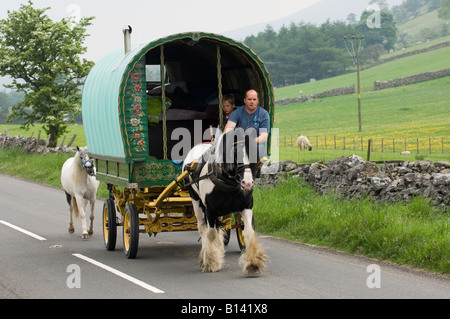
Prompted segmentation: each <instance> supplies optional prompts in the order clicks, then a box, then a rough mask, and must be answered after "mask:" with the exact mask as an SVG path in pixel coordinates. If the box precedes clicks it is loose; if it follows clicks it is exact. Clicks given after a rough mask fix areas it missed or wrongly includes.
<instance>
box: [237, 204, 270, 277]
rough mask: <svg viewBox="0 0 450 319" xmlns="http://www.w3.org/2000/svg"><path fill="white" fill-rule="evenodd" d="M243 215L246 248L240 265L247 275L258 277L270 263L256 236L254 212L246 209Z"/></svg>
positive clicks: (240, 259)
mask: <svg viewBox="0 0 450 319" xmlns="http://www.w3.org/2000/svg"><path fill="white" fill-rule="evenodd" d="M241 214H242V218H243V219H244V232H243V233H244V240H245V247H246V248H245V251H244V252H243V253H242V255H241V257H240V258H239V264H240V265H241V266H242V268H243V271H244V273H245V274H247V275H249V276H257V275H259V274H260V273H261V271H262V270H264V268H265V264H264V263H265V262H267V261H268V257H267V255H266V254H265V251H264V249H263V248H262V246H261V245H259V243H258V240H257V238H256V236H255V231H254V230H253V225H252V217H253V211H252V210H251V209H246V210H244V211H243V212H242V213H241Z"/></svg>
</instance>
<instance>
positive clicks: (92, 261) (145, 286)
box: [72, 254, 164, 294]
mask: <svg viewBox="0 0 450 319" xmlns="http://www.w3.org/2000/svg"><path fill="white" fill-rule="evenodd" d="M72 255H73V256H75V257H77V258H80V259H82V260H84V261H87V262H88V263H91V264H93V265H95V266H97V267H100V268H102V269H104V270H106V271H109V272H111V273H113V274H115V275H116V276H119V277H121V278H123V279H125V280H128V281H130V282H132V283H133V284H135V285H138V286H140V287H142V288H144V289H146V290H149V291H151V292H153V293H155V294H163V293H164V291H162V290H160V289H158V288H156V287H153V286H152V285H149V284H147V283H145V282H143V281H141V280H139V279H136V278H134V277H131V276H130V275H127V274H125V273H123V272H121V271H119V270H117V269H114V268H112V267H109V266H107V265H105V264H102V263H101V262H98V261H96V260H94V259H91V258H89V257H86V256H84V255H81V254H72Z"/></svg>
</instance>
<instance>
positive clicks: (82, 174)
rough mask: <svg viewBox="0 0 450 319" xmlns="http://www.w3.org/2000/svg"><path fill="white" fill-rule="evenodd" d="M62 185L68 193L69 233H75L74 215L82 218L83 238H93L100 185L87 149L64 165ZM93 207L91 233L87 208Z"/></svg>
mask: <svg viewBox="0 0 450 319" xmlns="http://www.w3.org/2000/svg"><path fill="white" fill-rule="evenodd" d="M61 184H62V186H63V188H64V191H65V192H66V199H67V202H68V203H69V211H70V222H69V233H71V234H72V233H73V232H74V231H75V228H74V227H73V219H72V213H75V217H78V216H79V217H80V218H81V231H82V232H81V238H83V239H87V237H88V234H89V235H90V236H92V234H93V233H94V230H93V222H94V208H95V200H96V195H97V189H98V186H99V184H100V182H99V181H97V180H96V179H95V167H94V162H93V161H92V160H91V159H89V156H88V150H87V147H83V148H79V147H78V146H77V152H76V154H75V156H74V157H71V158H69V159H68V160H67V161H66V162H65V163H64V165H63V167H62V170H61ZM88 202H89V203H90V206H91V216H90V220H91V223H90V226H89V231H88V229H87V224H86V206H87V203H88Z"/></svg>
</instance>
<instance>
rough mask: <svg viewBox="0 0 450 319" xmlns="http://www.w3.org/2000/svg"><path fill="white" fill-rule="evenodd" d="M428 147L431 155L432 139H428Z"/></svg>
mask: <svg viewBox="0 0 450 319" xmlns="http://www.w3.org/2000/svg"><path fill="white" fill-rule="evenodd" d="M428 147H429V148H430V154H431V137H430V138H429V139H428Z"/></svg>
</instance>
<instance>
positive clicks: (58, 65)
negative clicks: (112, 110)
mask: <svg viewBox="0 0 450 319" xmlns="http://www.w3.org/2000/svg"><path fill="white" fill-rule="evenodd" d="M49 9H50V8H44V9H36V8H34V7H33V2H32V1H31V0H29V1H28V4H26V5H24V4H22V5H21V6H20V9H19V10H18V11H13V12H10V11H8V17H7V18H6V19H4V20H0V34H1V37H0V75H2V76H5V75H9V76H10V77H11V78H12V79H13V81H12V84H10V85H5V87H7V88H12V89H15V90H17V91H18V92H23V93H25V98H24V101H23V102H20V103H18V104H17V105H15V106H13V108H12V112H11V114H10V115H9V117H8V121H11V120H13V119H15V118H22V119H23V123H24V124H23V126H22V127H24V128H26V129H29V127H30V126H32V125H34V124H35V123H42V124H44V126H43V129H44V130H45V131H46V133H47V134H49V135H50V142H49V145H50V146H56V143H57V139H58V137H60V136H62V135H63V134H64V133H65V132H66V130H67V125H66V123H73V122H74V121H75V116H76V115H77V114H79V113H81V93H80V86H81V85H82V84H83V82H84V78H85V77H86V76H87V75H88V73H89V71H90V69H91V68H92V66H93V64H94V63H93V62H91V61H88V60H86V59H81V58H80V55H81V54H83V53H85V52H86V50H87V49H86V48H85V47H83V42H84V40H85V39H86V37H87V36H88V35H87V34H86V28H87V27H88V26H89V25H91V24H92V23H91V20H93V19H94V17H88V18H81V19H80V20H79V22H75V21H73V20H72V19H71V18H64V19H62V20H61V21H59V22H54V21H52V20H51V19H50V18H49V17H48V16H47V15H46V14H45V12H46V11H47V10H49Z"/></svg>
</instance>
